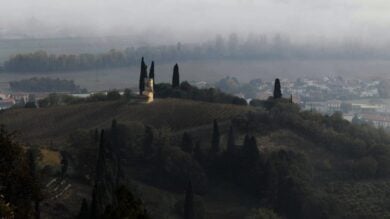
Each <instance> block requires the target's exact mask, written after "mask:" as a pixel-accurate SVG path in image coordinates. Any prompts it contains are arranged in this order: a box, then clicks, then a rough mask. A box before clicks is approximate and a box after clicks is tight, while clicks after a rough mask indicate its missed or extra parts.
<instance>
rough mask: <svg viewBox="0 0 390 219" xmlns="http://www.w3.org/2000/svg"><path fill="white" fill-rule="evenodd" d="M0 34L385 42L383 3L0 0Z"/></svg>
mask: <svg viewBox="0 0 390 219" xmlns="http://www.w3.org/2000/svg"><path fill="white" fill-rule="evenodd" d="M1 2H2V7H0V37H1V36H3V37H4V36H26V37H28V36H35V37H58V36H126V35H138V36H143V35H148V36H149V37H148V38H152V39H156V40H158V39H159V38H170V39H172V41H196V40H199V39H206V38H210V37H214V36H215V35H216V34H223V35H224V34H229V33H233V32H235V33H238V34H239V35H247V34H249V33H255V34H275V33H280V34H286V35H289V36H291V37H292V38H296V39H306V38H326V39H335V40H340V39H341V40H343V39H346V38H347V39H348V38H353V39H358V40H364V41H370V42H382V41H386V40H387V39H390V13H389V11H390V1H389V0H1Z"/></svg>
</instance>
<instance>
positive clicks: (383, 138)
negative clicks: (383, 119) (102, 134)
mask: <svg viewBox="0 0 390 219" xmlns="http://www.w3.org/2000/svg"><path fill="white" fill-rule="evenodd" d="M113 119H116V121H117V125H115V126H112V125H111V122H112V120H113ZM214 119H217V120H218V126H219V133H220V134H219V135H215V134H213V133H215V129H214V131H213V120H214ZM0 123H4V124H5V125H7V127H8V128H9V129H11V130H19V131H20V133H21V136H22V139H23V141H24V142H32V143H33V146H34V145H35V146H36V147H39V148H43V147H46V148H47V147H49V148H50V149H51V150H54V152H53V151H52V152H51V153H50V152H48V151H47V150H44V151H42V154H43V156H42V159H41V167H42V169H43V171H42V172H43V174H44V175H45V183H46V184H47V182H50V181H51V180H53V179H57V180H59V178H58V172H59V171H60V168H59V159H58V158H57V159H55V158H53V157H56V156H59V155H58V153H57V155H53V154H55V153H56V152H55V150H58V152H59V151H61V154H65V157H67V160H68V161H69V168H68V170H67V173H66V177H65V179H64V180H63V181H65V182H64V183H62V184H61V182H59V181H56V182H54V183H52V184H51V185H50V186H48V187H47V188H45V190H47V191H48V192H47V196H46V199H45V201H44V204H43V206H42V211H43V212H44V215H45V216H47V217H51V218H52V217H54V216H55V217H58V218H72V217H73V216H75V215H76V214H77V212H78V210H79V208H80V204H81V199H82V198H86V199H88V200H90V198H91V188H92V186H91V185H93V179H94V175H95V172H94V170H95V166H96V157H97V153H98V142H99V139H97V138H96V134H95V129H96V128H97V129H99V130H100V129H102V128H104V129H105V130H106V133H107V134H106V138H107V140H108V141H110V142H111V143H112V144H113V145H115V147H113V148H115V150H117V152H119V153H118V154H119V157H120V159H119V160H120V163H121V165H122V168H123V175H122V178H123V181H124V182H125V183H126V184H127V185H128V186H129V187H130V188H131V189H132V191H133V192H134V193H135V194H136V195H137V196H138V197H140V198H141V199H142V200H143V202H144V203H145V206H146V209H147V210H148V212H149V214H150V215H151V217H152V218H181V217H182V216H181V215H182V214H183V205H184V204H183V200H184V194H185V190H186V185H187V182H188V179H191V181H192V185H193V188H194V192H195V198H194V209H195V211H196V215H197V217H196V218H263V217H261V216H264V215H267V214H268V213H269V212H270V211H271V210H269V209H272V211H273V212H275V213H276V214H278V215H279V216H281V217H285V218H385V217H386V216H388V215H389V214H390V212H389V210H388V209H389V208H388V203H390V196H389V195H387V194H389V193H390V186H389V185H390V178H389V177H390V136H389V135H388V134H387V133H385V132H384V131H383V130H378V129H375V128H373V127H370V126H368V125H353V124H350V123H349V122H347V121H345V120H343V119H342V117H341V116H340V114H335V115H333V116H322V115H320V114H317V113H315V112H307V111H301V110H299V108H298V107H297V106H296V105H294V104H290V103H287V102H286V101H284V100H280V101H268V102H263V103H261V104H260V105H259V107H249V106H247V107H245V106H233V105H224V104H211V103H202V102H193V101H186V100H176V99H166V100H157V101H156V102H155V103H152V104H129V103H124V102H98V103H88V104H77V105H70V106H59V107H52V108H44V109H12V110H8V111H5V112H2V113H1V114H0ZM229 126H232V127H233V130H234V131H233V132H230V131H229ZM113 130H115V131H113ZM113 133H116V134H115V135H114V134H113ZM231 133H234V134H233V135H232V134H231ZM185 135H187V137H183V136H185ZM113 136H116V137H115V139H116V140H115V141H111V140H112V137H113ZM188 136H190V138H188ZM212 136H217V137H218V139H219V141H218V142H219V144H217V146H218V147H216V143H215V142H216V141H215V139H214V140H212ZM110 139H111V140H110ZM188 139H191V140H188ZM115 142H116V143H115ZM50 161H51V162H50ZM109 162H111V161H109ZM57 185H58V186H57ZM57 187H58V188H59V190H60V193H58V192H57V190H58V188H57ZM56 188H57V190H56ZM54 190H55V191H54ZM270 214H272V213H270ZM256 215H257V216H258V217H256ZM270 218H272V217H270Z"/></svg>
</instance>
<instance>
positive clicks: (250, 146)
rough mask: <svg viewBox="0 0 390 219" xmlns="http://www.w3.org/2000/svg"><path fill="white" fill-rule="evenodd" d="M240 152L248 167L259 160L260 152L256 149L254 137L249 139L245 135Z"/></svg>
mask: <svg viewBox="0 0 390 219" xmlns="http://www.w3.org/2000/svg"><path fill="white" fill-rule="evenodd" d="M242 150H243V156H244V159H245V160H247V161H248V163H249V164H250V165H253V164H255V163H256V162H257V161H258V160H259V158H260V152H259V149H258V148H257V143H256V138H255V137H253V136H252V137H249V135H246V136H245V140H244V146H243V147H242Z"/></svg>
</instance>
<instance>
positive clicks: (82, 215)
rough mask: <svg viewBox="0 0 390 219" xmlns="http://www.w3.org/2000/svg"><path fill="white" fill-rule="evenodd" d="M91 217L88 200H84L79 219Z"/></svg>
mask: <svg viewBox="0 0 390 219" xmlns="http://www.w3.org/2000/svg"><path fill="white" fill-rule="evenodd" d="M89 216H90V214H89V209H88V202H87V199H85V198H83V201H82V203H81V208H80V211H79V214H78V215H77V219H88V218H89Z"/></svg>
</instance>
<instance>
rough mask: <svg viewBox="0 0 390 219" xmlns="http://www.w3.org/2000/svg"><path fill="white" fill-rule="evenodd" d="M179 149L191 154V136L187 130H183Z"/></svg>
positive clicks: (192, 146) (192, 147)
mask: <svg viewBox="0 0 390 219" xmlns="http://www.w3.org/2000/svg"><path fill="white" fill-rule="evenodd" d="M181 149H182V150H183V151H185V152H187V153H189V154H192V152H193V149H194V145H193V142H192V137H191V135H190V134H188V133H187V132H184V134H183V138H182V141H181Z"/></svg>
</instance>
